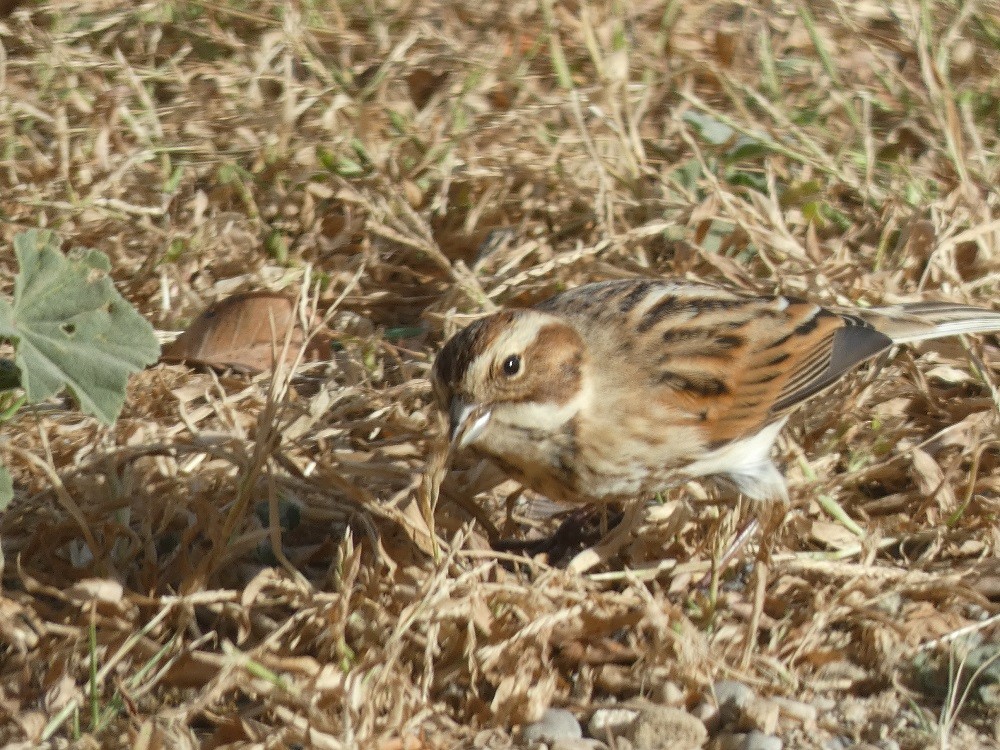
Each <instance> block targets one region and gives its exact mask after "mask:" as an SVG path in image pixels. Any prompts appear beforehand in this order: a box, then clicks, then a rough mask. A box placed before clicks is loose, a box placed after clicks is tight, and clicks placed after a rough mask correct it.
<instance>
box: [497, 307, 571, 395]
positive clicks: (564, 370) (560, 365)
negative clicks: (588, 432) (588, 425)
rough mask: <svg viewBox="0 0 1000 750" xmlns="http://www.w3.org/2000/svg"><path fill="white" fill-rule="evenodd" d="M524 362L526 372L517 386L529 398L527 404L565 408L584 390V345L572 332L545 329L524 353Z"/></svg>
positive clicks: (557, 327)
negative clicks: (557, 405) (549, 404)
mask: <svg viewBox="0 0 1000 750" xmlns="http://www.w3.org/2000/svg"><path fill="white" fill-rule="evenodd" d="M524 361H525V363H526V370H525V373H524V376H523V377H522V378H520V381H519V382H518V383H517V386H516V387H517V390H518V391H519V392H521V393H524V394H525V398H524V399H523V400H525V401H538V402H545V403H555V404H565V403H566V402H567V401H569V400H570V399H571V398H573V396H574V395H576V393H577V391H578V390H579V389H580V380H581V379H582V377H583V342H582V341H581V340H580V336H579V335H578V334H577V333H576V331H574V330H573V329H572V328H569V327H567V326H564V325H559V324H551V325H547V326H545V327H543V328H541V329H540V330H539V331H538V335H537V336H536V337H535V340H534V341H533V342H531V344H530V345H529V346H528V347H527V348H526V349H525V350H524ZM512 385H513V384H512Z"/></svg>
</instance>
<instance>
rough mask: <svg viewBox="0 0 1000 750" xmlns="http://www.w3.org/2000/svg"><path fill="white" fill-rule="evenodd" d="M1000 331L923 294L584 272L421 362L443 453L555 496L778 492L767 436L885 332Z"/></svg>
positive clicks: (973, 311) (880, 343)
mask: <svg viewBox="0 0 1000 750" xmlns="http://www.w3.org/2000/svg"><path fill="white" fill-rule="evenodd" d="M997 330H1000V313H998V312H995V311H992V310H988V309H985V308H980V307H975V306H971V305H966V304H959V303H950V302H936V301H924V302H915V303H905V304H894V305H887V306H881V307H834V306H824V305H820V304H817V303H815V302H812V301H809V300H807V299H802V298H799V297H796V296H789V295H782V294H775V295H761V294H755V293H750V292H746V291H743V290H738V289H735V288H731V287H728V286H722V285H713V284H708V283H703V282H694V281H689V280H685V279H670V278H629V279H619V280H611V281H600V282H595V283H589V284H584V285H582V286H578V287H576V288H572V289H570V290H568V291H564V292H562V293H559V294H557V295H555V296H553V297H551V298H549V299H547V300H545V301H543V302H541V303H539V304H537V305H535V306H534V307H530V308H506V309H501V310H500V311H499V312H496V313H493V314H491V315H489V316H487V317H483V318H480V319H478V320H476V321H475V322H473V323H471V324H470V325H468V326H467V327H466V328H464V329H463V330H460V331H459V332H457V333H456V334H455V335H454V336H452V337H451V338H450V339H449V340H448V341H447V342H446V343H445V344H444V345H443V347H442V348H441V350H440V352H439V353H438V356H437V357H436V358H435V361H434V364H433V366H432V368H431V381H432V384H433V390H434V394H435V398H436V400H437V403H438V406H439V408H440V409H441V411H442V412H443V414H445V415H446V416H447V422H448V438H449V441H450V446H451V449H452V450H453V452H458V451H471V452H472V453H474V454H475V455H477V456H478V457H480V458H485V459H489V460H490V461H492V462H493V463H494V464H496V465H497V466H498V467H499V468H500V469H501V470H502V471H503V472H505V473H506V474H507V475H508V476H510V477H511V478H513V479H515V480H516V481H517V482H519V483H520V484H521V485H522V486H524V487H527V488H530V489H532V490H534V491H536V492H538V493H540V494H542V495H544V496H546V497H547V498H549V499H550V500H554V501H557V502H561V503H587V504H592V503H612V502H625V501H629V500H633V499H635V498H637V497H648V498H651V497H653V496H654V495H655V494H656V493H660V492H664V491H667V490H670V489H671V488H674V487H677V486H680V485H682V484H685V483H687V482H689V481H691V480H698V481H703V480H714V481H717V482H721V483H722V484H725V485H729V486H731V487H732V488H734V489H735V490H736V491H738V492H739V493H740V494H742V495H743V496H744V497H746V498H748V499H750V500H753V501H761V502H765V503H766V502H768V501H776V502H781V503H785V504H787V503H788V490H787V486H786V483H785V479H784V476H783V474H782V472H781V471H780V470H779V468H778V466H777V465H776V464H775V461H774V458H773V455H772V454H773V447H774V444H775V441H776V439H777V437H778V435H779V433H780V432H781V429H782V428H783V427H784V425H785V423H786V421H787V420H788V418H789V415H790V414H791V413H792V412H793V411H794V410H795V409H796V408H797V407H799V406H801V405H802V404H803V403H805V402H807V401H808V400H809V399H811V398H812V397H814V396H816V395H817V394H819V393H821V392H823V391H825V390H827V389H828V388H830V387H831V386H832V385H833V384H835V383H836V382H837V381H839V380H840V379H841V378H843V377H844V376H845V375H847V374H848V373H850V372H851V371H852V370H854V369H856V368H857V367H858V366H859V365H861V364H862V363H864V362H866V361H868V360H870V359H872V358H873V357H875V356H876V355H878V354H880V353H881V352H885V351H886V350H888V349H890V348H891V347H893V346H894V345H897V344H911V343H915V342H920V341H924V340H927V339H934V338H939V337H944V336H954V335H959V334H971V333H985V332H990V331H997Z"/></svg>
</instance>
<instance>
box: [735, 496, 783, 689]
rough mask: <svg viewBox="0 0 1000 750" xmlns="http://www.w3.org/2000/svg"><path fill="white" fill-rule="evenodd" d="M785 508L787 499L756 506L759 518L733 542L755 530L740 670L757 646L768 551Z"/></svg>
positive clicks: (748, 663) (766, 574)
mask: <svg viewBox="0 0 1000 750" xmlns="http://www.w3.org/2000/svg"><path fill="white" fill-rule="evenodd" d="M787 510H788V503H787V501H775V502H773V503H769V504H768V505H767V506H766V507H759V510H758V517H759V521H756V520H755V521H751V522H750V524H749V525H748V527H747V529H744V531H743V532H742V533H741V534H740V535H739V536H738V537H737V539H736V542H745V541H746V539H742V540H741V537H743V536H744V535H745V534H746V532H747V530H748V529H751V528H753V527H756V528H757V529H759V532H760V533H759V539H760V543H759V544H758V546H757V560H756V563H755V565H754V573H753V602H752V606H751V609H750V622H749V623H748V624H747V638H746V642H745V644H744V647H743V656H742V658H741V659H740V666H741V667H742V668H743V669H746V668H747V667H749V666H750V659H751V657H752V656H753V652H754V649H755V648H756V646H757V632H758V631H759V630H760V620H761V616H762V615H763V613H764V602H765V600H766V599H767V578H768V573H769V571H770V566H771V553H772V551H773V550H774V540H775V537H776V536H777V532H778V529H780V528H781V524H782V523H783V522H784V520H785V515H786V513H787ZM736 542H734V544H735V543H736Z"/></svg>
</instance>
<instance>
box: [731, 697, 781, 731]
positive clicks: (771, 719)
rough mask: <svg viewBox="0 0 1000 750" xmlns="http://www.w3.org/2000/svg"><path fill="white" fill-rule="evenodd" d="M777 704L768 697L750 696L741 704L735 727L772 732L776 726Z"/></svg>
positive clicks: (778, 713)
mask: <svg viewBox="0 0 1000 750" xmlns="http://www.w3.org/2000/svg"><path fill="white" fill-rule="evenodd" d="M779 715H780V712H779V710H778V704H777V703H775V702H774V701H772V700H771V699H770V698H751V699H750V700H749V701H747V703H746V705H745V706H743V711H742V712H741V714H740V717H739V720H738V722H737V727H739V728H740V729H744V730H748V731H754V730H756V731H758V732H763V733H764V734H774V730H775V729H777V728H778V716H779Z"/></svg>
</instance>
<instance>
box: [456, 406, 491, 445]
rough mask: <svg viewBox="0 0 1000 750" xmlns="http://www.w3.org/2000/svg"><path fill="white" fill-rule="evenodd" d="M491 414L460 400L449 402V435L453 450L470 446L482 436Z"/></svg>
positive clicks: (487, 410)
mask: <svg viewBox="0 0 1000 750" xmlns="http://www.w3.org/2000/svg"><path fill="white" fill-rule="evenodd" d="M491 415H492V412H491V411H490V410H489V409H487V408H485V407H483V406H479V405H477V404H467V403H465V402H464V401H462V399H460V398H453V399H452V400H451V407H450V408H449V410H448V422H449V433H450V437H451V445H452V448H453V449H457V450H461V449H463V448H467V447H468V446H470V445H472V444H473V443H474V442H475V441H476V439H477V438H478V437H479V436H480V435H482V434H483V430H485V429H486V425H487V424H489V421H490V416H491Z"/></svg>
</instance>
